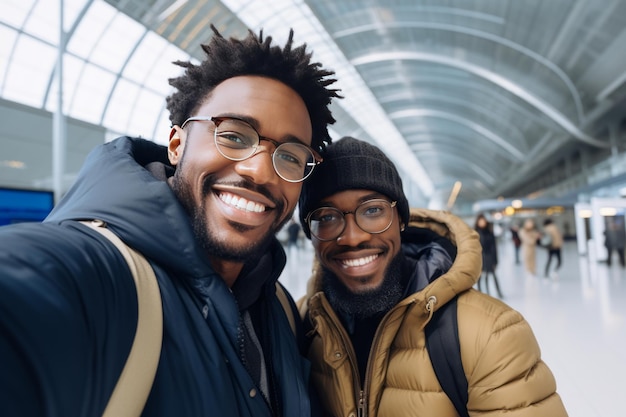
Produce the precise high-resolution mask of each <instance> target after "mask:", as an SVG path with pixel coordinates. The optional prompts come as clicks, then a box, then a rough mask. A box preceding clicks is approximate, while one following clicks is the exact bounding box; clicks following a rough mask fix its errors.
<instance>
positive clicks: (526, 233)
mask: <svg viewBox="0 0 626 417" xmlns="http://www.w3.org/2000/svg"><path fill="white" fill-rule="evenodd" d="M518 233H519V238H520V240H521V241H522V260H523V262H524V268H525V269H526V271H527V272H528V273H530V274H531V275H532V276H536V275H537V242H538V241H539V239H540V238H541V233H539V231H538V230H537V228H536V226H535V221H534V220H533V219H526V220H524V223H523V225H522V228H521V229H520V231H519V232H518Z"/></svg>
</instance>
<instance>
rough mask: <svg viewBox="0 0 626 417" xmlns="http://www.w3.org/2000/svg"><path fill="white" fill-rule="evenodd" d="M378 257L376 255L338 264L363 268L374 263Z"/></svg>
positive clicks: (347, 260)
mask: <svg viewBox="0 0 626 417" xmlns="http://www.w3.org/2000/svg"><path fill="white" fill-rule="evenodd" d="M378 256H379V255H378V254H377V255H370V256H365V257H363V258H357V259H342V260H340V261H339V262H340V263H341V264H342V265H343V266H345V267H355V266H363V265H367V264H369V263H372V262H374V261H375V260H376V259H377V258H378Z"/></svg>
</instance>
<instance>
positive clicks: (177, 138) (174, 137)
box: [167, 125, 187, 165]
mask: <svg viewBox="0 0 626 417" xmlns="http://www.w3.org/2000/svg"><path fill="white" fill-rule="evenodd" d="M186 138H187V136H186V132H185V131H184V130H182V129H181V128H180V126H178V125H175V126H174V127H172V130H171V131H170V141H169V143H168V145H167V157H168V159H169V160H170V163H171V164H172V165H177V164H178V163H179V162H180V160H181V158H182V157H183V149H184V148H185V139H186Z"/></svg>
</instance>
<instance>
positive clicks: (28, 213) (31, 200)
mask: <svg viewBox="0 0 626 417" xmlns="http://www.w3.org/2000/svg"><path fill="white" fill-rule="evenodd" d="M53 205H54V194H53V193H52V191H35V190H21V189H13V188H0V226H4V225H7V224H13V223H22V222H40V221H42V220H43V219H44V218H45V217H46V216H47V215H48V213H50V211H51V210H52V207H53Z"/></svg>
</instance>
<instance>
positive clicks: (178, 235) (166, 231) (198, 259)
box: [46, 137, 284, 278]
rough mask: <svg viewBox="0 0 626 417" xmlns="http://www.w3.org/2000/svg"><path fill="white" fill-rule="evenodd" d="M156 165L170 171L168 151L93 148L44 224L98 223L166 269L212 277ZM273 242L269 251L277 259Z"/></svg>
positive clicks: (119, 142)
mask: <svg viewBox="0 0 626 417" xmlns="http://www.w3.org/2000/svg"><path fill="white" fill-rule="evenodd" d="M148 165H150V167H149V169H148V168H146V167H147V166H148ZM155 166H157V168H158V169H159V170H161V171H163V177H165V174H164V172H165V171H166V170H169V171H172V172H173V168H174V167H173V166H171V165H170V163H169V161H168V159H167V148H166V147H165V146H162V145H158V144H156V143H154V142H151V141H148V140H144V139H138V138H128V137H122V138H118V139H116V140H114V141H112V142H109V143H106V144H104V145H102V146H99V147H97V148H96V149H94V150H93V151H92V152H91V153H90V154H89V155H88V157H87V159H86V161H85V163H84V165H83V167H82V169H81V171H80V172H79V174H78V178H77V180H76V182H75V183H74V185H73V186H72V187H71V189H70V190H69V191H68V193H67V195H66V196H65V197H64V198H63V199H62V201H61V202H60V203H59V204H58V205H57V206H56V207H55V208H54V210H53V211H52V212H51V213H50V215H49V216H48V218H47V219H46V221H49V222H62V221H64V220H82V219H100V220H103V221H105V222H106V223H107V224H108V226H109V228H110V229H111V230H112V231H113V232H115V233H116V234H117V235H118V236H119V237H120V238H121V239H122V240H123V241H124V242H125V243H126V244H128V245H129V246H131V247H133V248H134V249H136V250H138V251H139V252H141V253H142V254H144V255H145V256H146V257H148V258H151V259H152V260H153V261H155V262H156V263H158V264H160V265H163V266H165V267H166V268H167V269H169V270H171V271H176V272H177V273H179V274H183V275H185V276H191V277H195V278H203V277H206V276H208V275H211V274H214V271H213V269H212V268H211V266H210V264H209V260H208V257H207V256H206V254H205V252H204V250H203V249H202V247H201V246H200V245H199V244H198V243H197V242H196V239H195V236H194V233H193V229H192V226H191V223H190V221H189V216H188V214H187V212H186V211H185V209H184V208H183V206H182V205H181V204H180V203H179V201H178V198H177V197H176V195H175V194H174V192H173V191H172V189H171V188H170V186H169V184H168V183H167V181H165V178H157V177H156V176H155V175H154V174H153V171H155V170H154V167H155ZM276 243H277V242H274V244H273V247H272V248H271V249H270V252H272V253H274V256H278V257H280V254H277V253H276V251H275V250H274V249H275V247H276ZM278 245H280V244H279V243H278ZM278 252H279V251H278ZM283 256H284V255H283ZM277 261H280V260H278V259H277ZM275 265H280V262H277V263H276V264H275Z"/></svg>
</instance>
